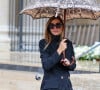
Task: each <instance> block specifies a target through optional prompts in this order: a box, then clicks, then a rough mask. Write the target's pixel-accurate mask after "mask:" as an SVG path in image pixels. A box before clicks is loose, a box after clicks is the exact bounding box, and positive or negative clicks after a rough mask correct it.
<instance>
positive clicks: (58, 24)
mask: <svg viewBox="0 0 100 90" xmlns="http://www.w3.org/2000/svg"><path fill="white" fill-rule="evenodd" d="M54 27H56V28H61V27H62V23H56V24H53V23H50V24H49V29H54Z"/></svg>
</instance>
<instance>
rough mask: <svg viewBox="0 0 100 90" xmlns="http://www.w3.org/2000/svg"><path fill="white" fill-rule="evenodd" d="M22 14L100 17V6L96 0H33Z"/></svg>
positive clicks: (43, 16)
mask: <svg viewBox="0 0 100 90" xmlns="http://www.w3.org/2000/svg"><path fill="white" fill-rule="evenodd" d="M20 14H27V15H30V16H32V18H35V19H36V18H48V17H51V16H54V15H55V16H57V15H60V16H61V17H62V18H63V19H64V21H66V20H70V19H75V18H85V19H98V18H99V17H100V7H99V5H98V4H97V3H96V1H95V0H33V2H32V3H31V4H29V5H28V6H26V7H25V8H24V9H23V10H22V11H21V12H20Z"/></svg>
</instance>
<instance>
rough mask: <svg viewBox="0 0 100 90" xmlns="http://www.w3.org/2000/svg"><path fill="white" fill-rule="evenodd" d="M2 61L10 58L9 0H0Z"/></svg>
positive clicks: (0, 59)
mask: <svg viewBox="0 0 100 90" xmlns="http://www.w3.org/2000/svg"><path fill="white" fill-rule="evenodd" d="M0 2H1V3H0V62H1V61H3V60H8V59H9V55H10V54H9V51H10V38H9V35H8V33H9V0H3V1H2V0H0Z"/></svg>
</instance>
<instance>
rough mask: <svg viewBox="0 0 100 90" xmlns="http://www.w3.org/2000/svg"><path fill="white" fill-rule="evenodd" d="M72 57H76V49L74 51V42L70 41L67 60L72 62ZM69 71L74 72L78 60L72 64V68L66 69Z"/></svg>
mask: <svg viewBox="0 0 100 90" xmlns="http://www.w3.org/2000/svg"><path fill="white" fill-rule="evenodd" d="M72 57H75V55H74V49H73V45H72V42H71V41H70V43H69V45H68V51H66V58H67V59H68V60H69V61H70V62H72ZM65 68H66V69H67V70H70V71H73V70H74V69H75V68H76V60H74V62H73V63H72V64H71V66H68V67H65Z"/></svg>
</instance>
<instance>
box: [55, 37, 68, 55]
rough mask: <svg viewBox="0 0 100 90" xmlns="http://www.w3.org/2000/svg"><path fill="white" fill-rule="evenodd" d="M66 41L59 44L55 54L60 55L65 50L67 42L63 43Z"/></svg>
mask: <svg viewBox="0 0 100 90" xmlns="http://www.w3.org/2000/svg"><path fill="white" fill-rule="evenodd" d="M66 40H67V39H63V40H62V41H61V42H60V44H59V47H58V49H57V52H58V53H59V54H61V53H62V52H63V51H64V50H65V49H67V42H65V41H66Z"/></svg>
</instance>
